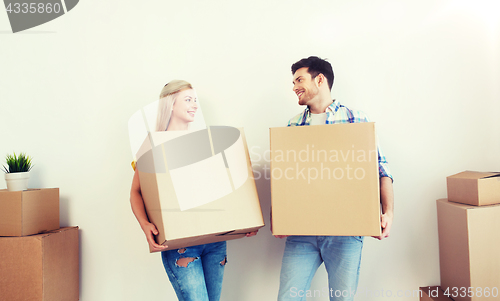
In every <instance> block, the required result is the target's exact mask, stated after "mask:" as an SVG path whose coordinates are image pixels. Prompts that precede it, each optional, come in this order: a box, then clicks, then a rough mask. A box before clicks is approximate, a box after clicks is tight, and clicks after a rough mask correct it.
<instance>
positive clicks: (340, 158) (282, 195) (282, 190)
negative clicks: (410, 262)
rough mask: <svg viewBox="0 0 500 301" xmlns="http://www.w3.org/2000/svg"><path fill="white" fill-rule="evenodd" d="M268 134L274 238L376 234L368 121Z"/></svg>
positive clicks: (373, 151) (374, 158) (374, 165)
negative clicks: (282, 236)
mask: <svg viewBox="0 0 500 301" xmlns="http://www.w3.org/2000/svg"><path fill="white" fill-rule="evenodd" d="M270 132H271V134H270V136H271V198H272V220H273V234H274V235H344V236H348V235H356V236H378V235H380V234H381V229H380V193H379V174H378V153H377V145H376V140H375V124H374V123H372V122H367V123H350V124H329V125H313V126H297V127H280V128H271V129H270Z"/></svg>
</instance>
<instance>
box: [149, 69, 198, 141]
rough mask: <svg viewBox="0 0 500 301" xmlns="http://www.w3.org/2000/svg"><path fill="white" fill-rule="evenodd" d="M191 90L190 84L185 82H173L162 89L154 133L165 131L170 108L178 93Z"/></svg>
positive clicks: (170, 111)
mask: <svg viewBox="0 0 500 301" xmlns="http://www.w3.org/2000/svg"><path fill="white" fill-rule="evenodd" d="M186 89H193V86H191V84H190V83H188V82H187V81H185V80H177V79H176V80H173V81H171V82H169V83H168V84H166V85H165V87H163V89H162V90H161V93H160V101H159V102H158V115H157V117H156V131H157V132H160V131H166V130H167V128H168V124H169V123H170V117H171V115H172V108H173V107H174V103H175V99H176V98H177V95H178V93H179V92H181V91H183V90H186Z"/></svg>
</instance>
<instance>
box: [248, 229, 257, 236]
mask: <svg viewBox="0 0 500 301" xmlns="http://www.w3.org/2000/svg"><path fill="white" fill-rule="evenodd" d="M257 232H259V230H255V231H253V232H248V233H247V234H245V236H246V237H252V236H254V235H257Z"/></svg>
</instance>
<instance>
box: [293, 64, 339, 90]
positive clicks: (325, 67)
mask: <svg viewBox="0 0 500 301" xmlns="http://www.w3.org/2000/svg"><path fill="white" fill-rule="evenodd" d="M304 67H307V68H308V69H307V71H308V72H309V74H311V78H313V79H314V78H316V76H318V75H319V74H320V73H321V74H323V75H324V76H325V77H326V79H327V80H328V87H329V88H330V90H332V86H333V69H332V65H331V64H330V63H329V62H327V61H325V60H323V59H320V58H319V57H317V56H310V57H308V58H306V59H301V60H300V61H298V62H296V63H295V64H293V65H292V74H294V73H295V71H297V70H299V69H300V68H304Z"/></svg>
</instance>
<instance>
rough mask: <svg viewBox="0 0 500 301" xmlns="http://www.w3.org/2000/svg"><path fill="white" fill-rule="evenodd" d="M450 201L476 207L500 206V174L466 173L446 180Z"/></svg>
mask: <svg viewBox="0 0 500 301" xmlns="http://www.w3.org/2000/svg"><path fill="white" fill-rule="evenodd" d="M446 182H447V186H448V200H449V201H451V202H457V203H462V204H470V205H475V206H484V205H493V204H500V172H477V171H464V172H461V173H457V174H456V175H452V176H449V177H447V178H446Z"/></svg>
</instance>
